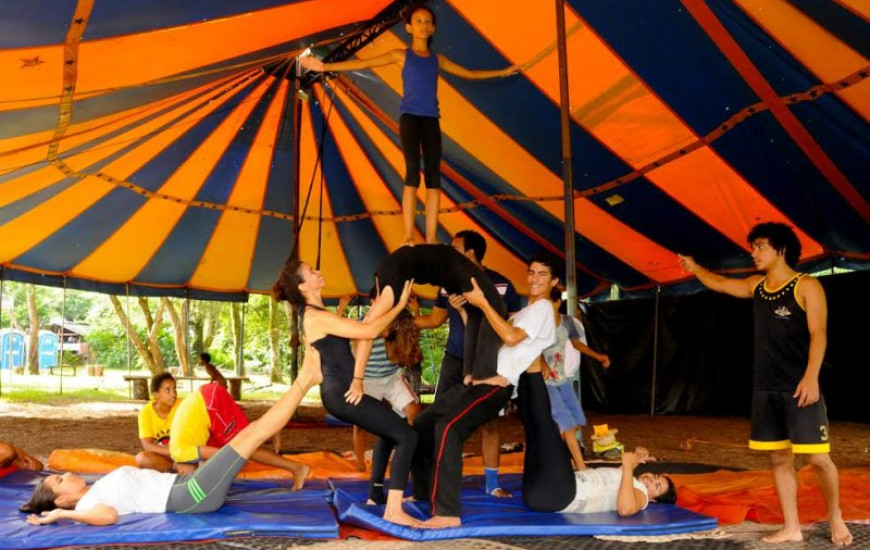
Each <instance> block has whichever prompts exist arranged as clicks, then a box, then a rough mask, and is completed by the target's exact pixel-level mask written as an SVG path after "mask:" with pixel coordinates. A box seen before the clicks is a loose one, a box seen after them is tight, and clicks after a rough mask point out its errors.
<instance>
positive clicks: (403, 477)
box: [273, 247, 417, 525]
mask: <svg viewBox="0 0 870 550" xmlns="http://www.w3.org/2000/svg"><path fill="white" fill-rule="evenodd" d="M414 248H417V247H414ZM325 284H326V283H325V281H324V279H323V275H321V274H320V272H319V271H317V270H315V269H313V268H312V267H311V266H310V265H308V264H306V263H304V262H301V261H299V260H298V259H296V258H292V257H291V258H290V259H289V260H288V261H287V263H286V264H285V265H284V270H283V271H282V272H281V276H280V277H279V279H278V282H277V283H276V284H275V287H274V289H273V293H274V296H275V299H276V300H277V301H279V302H280V301H283V300H286V301H289V302H290V303H291V304H292V305H293V306H294V307H296V308H298V309H299V317H300V323H301V326H302V334H304V335H305V339H306V341H307V342H308V345H309V346H310V347H311V348H313V349H312V350H309V352H308V353H307V354H306V358H305V359H306V360H308V355H309V354H310V355H312V356H316V357H318V358H319V363H320V365H321V372H322V377H323V382H322V384H321V387H320V397H321V399H322V401H323V406H324V407H326V410H327V411H328V412H329V413H330V414H332V415H333V416H335V417H337V418H339V419H341V420H344V421H345V422H350V423H352V424H355V425H357V426H359V427H361V428H362V429H364V430H366V431H368V432H371V433H373V434H375V435H377V436H379V437H383V438H386V439H388V440H390V441H392V442H393V443H395V445H396V452H395V454H394V456H393V462H392V467H391V471H390V484H389V491H388V493H387V506H386V509H385V510H384V519H385V520H387V521H390V522H393V523H398V524H401V525H416V523H417V521H416V520H415V519H414V518H412V517H411V516H409V515H408V514H406V513H405V512H404V510H402V497H403V493H404V489H405V485H406V484H407V483H408V473H409V471H410V469H411V460H412V458H413V456H414V448H415V447H416V445H417V434H416V432H414V429H413V428H411V426H409V425H408V422H407V421H405V420H404V419H402V418H400V417H399V415H397V414H396V413H394V412H393V411H392V410H390V409H388V408H386V407H384V406H383V404H382V403H380V402H379V401H377V400H375V399H373V398H371V397H369V396H368V395H365V393H364V388H363V374H365V366H366V364H365V361H363V360H360V361H358V362H357V363H358V364H355V360H354V356H353V355H352V354H351V351H350V341H351V339H355V340H366V339H367V340H368V341H369V343H371V339H372V338H375V337H376V336H378V335H379V334H380V333H381V332H383V330H384V329H386V328H387V326H389V324H390V323H392V321H393V319H395V318H396V316H397V315H398V314H399V312H401V311H402V310H404V309H405V304H407V303H408V297H409V296H410V294H411V281H405V282H403V287H400V288H399V291H400V294H397V295H394V296H398V298H397V299H395V305H394V303H393V302H394V299H393V297H392V296H390V297H389V306H387V308H384V306H383V301H384V300H385V299H386V298H384V297H382V296H381V297H379V298H378V299H377V300H375V301H374V302H373V303H372V307H371V309H370V310H369V314H368V315H367V316H366V319H365V321H363V322H360V321H355V320H353V319H347V318H344V317H340V316H338V315H336V314H335V313H333V312H331V311H328V310H326V308H324V307H323V299H322V296H321V291H322V289H323V287H324V286H325ZM385 309H386V311H384V310H385ZM377 311H381V312H382V313H381V314H379V315H377V314H375V312H377ZM367 354H368V352H366V355H365V358H366V359H367V358H368V355H367ZM361 357H362V356H361Z"/></svg>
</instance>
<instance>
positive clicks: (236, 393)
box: [175, 373, 251, 401]
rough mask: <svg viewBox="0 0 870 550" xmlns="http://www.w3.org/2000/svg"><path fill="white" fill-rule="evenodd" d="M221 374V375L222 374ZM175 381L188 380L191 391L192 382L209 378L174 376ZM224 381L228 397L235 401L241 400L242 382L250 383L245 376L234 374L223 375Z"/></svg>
mask: <svg viewBox="0 0 870 550" xmlns="http://www.w3.org/2000/svg"><path fill="white" fill-rule="evenodd" d="M222 374H223V373H222ZM175 379H176V380H189V381H190V391H193V382H194V381H196V380H201V381H204V382H205V381H209V380H211V378H209V377H208V376H176V377H175ZM224 379H225V380H226V381H227V385H228V386H229V388H227V389H228V390H229V391H230V395H232V396H233V399H235V400H236V401H238V400H240V399H241V398H242V382H250V381H251V380H250V378H248V377H247V376H238V375H235V374H224Z"/></svg>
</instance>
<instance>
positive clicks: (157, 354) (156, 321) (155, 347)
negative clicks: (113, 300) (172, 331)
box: [139, 298, 166, 372]
mask: <svg viewBox="0 0 870 550" xmlns="http://www.w3.org/2000/svg"><path fill="white" fill-rule="evenodd" d="M139 307H141V308H142V313H144V314H145V320H146V321H147V322H148V347H149V348H150V349H151V357H153V358H154V367H155V369H156V371H155V372H163V371H165V370H166V362H165V361H164V359H163V352H162V351H160V345H159V344H158V343H157V339H158V338H159V337H160V325H162V324H163V311H164V308H163V301H160V302H159V303H158V305H157V313H156V314H155V315H154V317H153V318H152V317H151V306H150V304H149V303H148V300H147V299H145V300H143V299H142V298H139Z"/></svg>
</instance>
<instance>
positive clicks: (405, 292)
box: [396, 279, 414, 308]
mask: <svg viewBox="0 0 870 550" xmlns="http://www.w3.org/2000/svg"><path fill="white" fill-rule="evenodd" d="M412 286H414V279H411V280H409V281H405V286H404V287H403V288H402V295H401V296H399V302H398V304H396V305H398V306H399V307H401V308H404V307H405V305H406V304H407V303H408V300H409V299H410V298H411V287H412Z"/></svg>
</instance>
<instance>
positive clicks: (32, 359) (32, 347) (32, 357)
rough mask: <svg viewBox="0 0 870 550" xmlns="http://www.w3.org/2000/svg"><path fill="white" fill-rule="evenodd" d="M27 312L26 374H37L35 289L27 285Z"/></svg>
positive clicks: (37, 340)
mask: <svg viewBox="0 0 870 550" xmlns="http://www.w3.org/2000/svg"><path fill="white" fill-rule="evenodd" d="M26 288H27V311H28V313H30V331H29V336H30V338H29V340H30V341H29V343H28V345H27V372H28V373H30V374H39V310H38V309H37V307H36V288H35V287H34V286H33V285H30V284H29V285H27V287H26Z"/></svg>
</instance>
